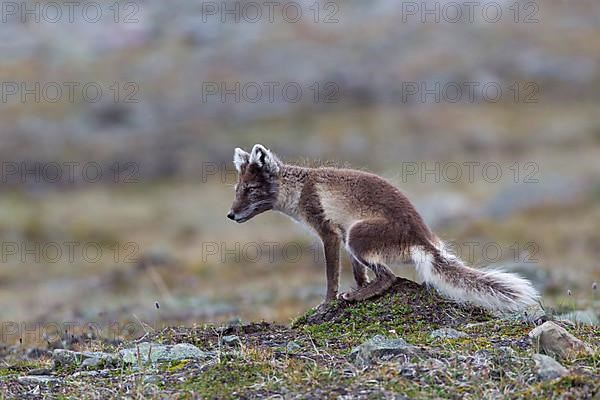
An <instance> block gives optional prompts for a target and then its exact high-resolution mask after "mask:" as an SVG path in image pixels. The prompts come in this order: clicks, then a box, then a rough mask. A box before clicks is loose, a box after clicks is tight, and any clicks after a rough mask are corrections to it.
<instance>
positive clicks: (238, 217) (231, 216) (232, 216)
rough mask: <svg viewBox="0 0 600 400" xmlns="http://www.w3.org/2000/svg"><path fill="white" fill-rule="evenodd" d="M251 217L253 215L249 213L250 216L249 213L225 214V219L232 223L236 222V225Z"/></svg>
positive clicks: (231, 212) (232, 212)
mask: <svg viewBox="0 0 600 400" xmlns="http://www.w3.org/2000/svg"><path fill="white" fill-rule="evenodd" d="M253 216H254V215H253V214H251V213H250V214H249V213H243V214H240V213H235V212H234V211H233V210H229V213H227V218H229V219H230V220H232V221H235V222H237V223H238V224H241V223H242V222H246V221H248V220H249V219H250V218H252V217H253Z"/></svg>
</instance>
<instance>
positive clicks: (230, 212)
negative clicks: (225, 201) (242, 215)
mask: <svg viewBox="0 0 600 400" xmlns="http://www.w3.org/2000/svg"><path fill="white" fill-rule="evenodd" d="M227 218H229V219H235V214H234V213H233V211H229V214H227Z"/></svg>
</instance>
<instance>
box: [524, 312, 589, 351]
mask: <svg viewBox="0 0 600 400" xmlns="http://www.w3.org/2000/svg"><path fill="white" fill-rule="evenodd" d="M529 337H531V339H532V340H533V345H534V346H535V347H536V348H539V349H540V350H543V351H544V353H546V354H548V355H550V356H556V357H558V358H562V359H571V358H575V357H577V356H578V355H580V354H591V353H592V348H591V346H589V345H588V344H587V343H585V342H583V341H581V340H579V339H577V338H576V337H575V336H573V335H571V334H570V333H569V332H567V330H566V329H565V328H563V327H561V326H560V325H558V324H556V323H554V322H552V321H547V322H544V323H543V324H542V325H540V326H537V327H535V328H534V329H533V330H532V331H531V332H529Z"/></svg>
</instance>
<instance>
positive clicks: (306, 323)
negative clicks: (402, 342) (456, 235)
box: [292, 278, 493, 347]
mask: <svg viewBox="0 0 600 400" xmlns="http://www.w3.org/2000/svg"><path fill="white" fill-rule="evenodd" d="M491 319H493V316H492V315H490V314H489V313H488V312H487V311H485V310H483V309H481V308H478V307H474V306H470V305H465V304H457V303H455V302H452V301H450V300H448V299H444V298H442V297H441V296H440V295H439V294H438V293H437V292H436V291H435V290H433V289H430V288H427V287H425V286H423V285H419V284H417V283H415V282H413V281H409V280H406V279H402V278H397V279H396V282H395V283H394V285H393V286H392V287H391V288H390V289H389V290H388V291H386V293H384V294H383V295H381V296H379V297H376V298H373V299H370V300H368V301H364V302H358V303H348V302H345V301H341V300H337V301H334V302H331V303H326V304H322V305H320V306H319V307H317V308H314V309H312V310H310V311H309V312H307V313H306V314H305V315H303V316H301V317H300V318H298V319H297V320H296V321H294V323H293V324H292V328H294V329H301V330H304V331H306V332H308V333H310V334H311V335H312V336H313V337H314V338H315V339H317V340H327V341H334V342H336V344H338V345H340V346H345V347H347V346H348V345H354V344H357V343H360V342H361V341H363V340H365V339H367V338H369V337H371V336H373V335H376V334H384V335H386V334H390V333H394V334H397V335H399V336H402V337H405V338H407V339H408V340H409V341H410V339H416V340H415V342H418V341H419V340H422V339H424V337H425V336H427V335H428V334H429V333H430V332H431V331H432V330H434V329H437V328H440V327H457V326H461V325H464V324H467V323H477V322H484V321H489V320H491Z"/></svg>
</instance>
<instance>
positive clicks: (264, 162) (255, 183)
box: [227, 144, 281, 223]
mask: <svg viewBox="0 0 600 400" xmlns="http://www.w3.org/2000/svg"><path fill="white" fill-rule="evenodd" d="M233 163H234V165H235V169H236V170H237V172H238V181H237V185H236V186H235V199H234V200H233V204H232V205H231V210H230V211H229V214H227V218H229V219H232V220H234V221H235V222H239V223H242V222H246V221H248V220H249V219H250V218H252V217H254V216H256V215H258V214H260V213H263V212H265V211H268V210H271V209H273V207H274V206H275V203H276V202H277V193H278V192H279V168H280V165H281V162H280V161H279V160H278V159H277V157H276V156H275V155H274V154H273V153H271V152H270V151H269V150H267V149H266V148H265V147H264V146H262V145H260V144H257V145H254V147H253V148H252V152H251V153H247V152H245V151H244V150H242V149H240V148H236V149H235V151H234V154H233Z"/></svg>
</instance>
